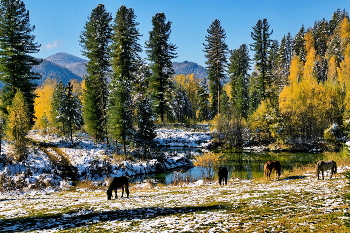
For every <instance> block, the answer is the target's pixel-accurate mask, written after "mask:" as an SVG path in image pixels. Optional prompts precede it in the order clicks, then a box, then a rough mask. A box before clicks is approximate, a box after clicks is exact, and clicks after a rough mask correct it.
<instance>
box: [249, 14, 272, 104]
mask: <svg viewBox="0 0 350 233" xmlns="http://www.w3.org/2000/svg"><path fill="white" fill-rule="evenodd" d="M272 33H273V31H270V25H269V24H268V22H267V19H263V20H258V22H257V23H256V25H255V26H254V27H253V32H252V33H251V37H252V39H253V40H254V41H255V42H254V43H253V44H251V45H250V46H251V49H252V50H253V51H255V54H254V61H255V62H256V67H257V69H258V71H259V79H258V80H257V81H258V82H259V84H258V86H259V87H261V90H259V92H260V93H259V95H258V97H259V98H260V102H261V101H262V100H264V99H266V98H268V97H269V96H268V95H269V93H268V91H269V86H270V85H271V69H270V64H269V60H268V59H269V55H270V48H271V39H270V36H271V34H272Z"/></svg>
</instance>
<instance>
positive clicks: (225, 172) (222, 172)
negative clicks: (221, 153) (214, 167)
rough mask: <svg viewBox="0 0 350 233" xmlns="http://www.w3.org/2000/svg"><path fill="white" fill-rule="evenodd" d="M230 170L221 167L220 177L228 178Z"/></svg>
mask: <svg viewBox="0 0 350 233" xmlns="http://www.w3.org/2000/svg"><path fill="white" fill-rule="evenodd" d="M227 175H228V170H227V168H226V167H219V176H227Z"/></svg>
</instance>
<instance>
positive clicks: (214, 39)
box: [203, 19, 228, 117]
mask: <svg viewBox="0 0 350 233" xmlns="http://www.w3.org/2000/svg"><path fill="white" fill-rule="evenodd" d="M207 32H208V35H207V36H205V41H206V44H205V43H204V44H203V45H204V50H203V51H204V52H205V57H206V58H207V61H206V62H205V64H206V65H207V67H206V68H207V71H208V79H209V90H210V94H211V111H212V114H213V117H214V116H215V115H216V114H217V113H220V96H221V91H222V83H221V81H222V80H223V79H224V77H225V74H226V67H227V57H226V55H227V53H228V47H227V45H226V43H225V38H226V33H225V30H224V29H223V28H222V27H221V24H220V21H219V20H218V19H216V20H214V21H213V22H212V24H211V25H210V26H209V29H208V30H207Z"/></svg>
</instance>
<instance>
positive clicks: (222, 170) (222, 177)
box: [218, 167, 228, 185]
mask: <svg viewBox="0 0 350 233" xmlns="http://www.w3.org/2000/svg"><path fill="white" fill-rule="evenodd" d="M218 175H219V184H220V185H221V182H223V183H222V184H227V177H228V171H227V168H226V167H219V172H218Z"/></svg>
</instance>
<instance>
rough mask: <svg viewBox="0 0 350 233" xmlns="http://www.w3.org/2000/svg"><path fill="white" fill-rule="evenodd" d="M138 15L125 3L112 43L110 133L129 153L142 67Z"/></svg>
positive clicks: (119, 11)
mask: <svg viewBox="0 0 350 233" xmlns="http://www.w3.org/2000/svg"><path fill="white" fill-rule="evenodd" d="M135 19H136V15H135V14H134V10H133V9H132V8H126V7H125V6H121V7H120V8H119V9H118V11H117V13H116V18H115V20H114V24H113V30H114V34H113V35H112V44H111V65H112V70H113V72H112V77H111V85H110V101H109V113H108V115H109V118H108V125H109V133H110V135H111V136H112V138H113V139H114V140H117V141H118V140H119V141H122V142H123V145H124V154H125V156H126V144H127V143H128V142H130V141H131V140H132V138H133V134H134V132H133V124H132V122H133V114H132V113H133V111H132V106H133V105H132V100H131V93H132V90H133V89H134V86H135V83H136V80H137V77H136V73H137V69H138V67H139V62H138V61H139V60H140V57H139V55H138V54H139V53H140V52H141V51H142V50H141V46H140V45H139V44H138V40H139V37H140V34H139V32H138V29H137V28H136V27H137V25H138V24H139V23H137V22H136V21H135Z"/></svg>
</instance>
